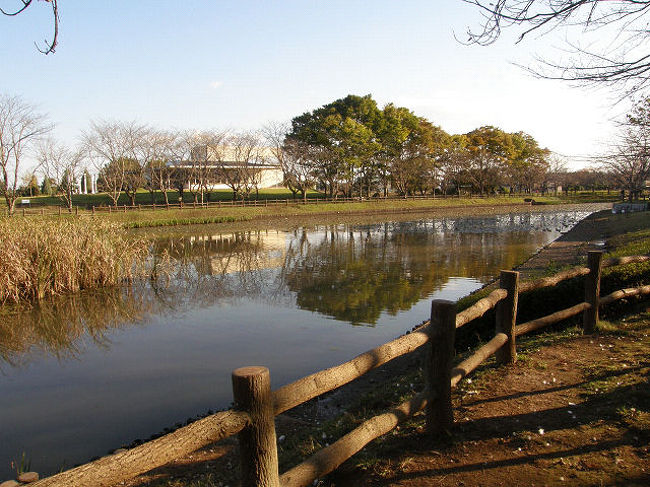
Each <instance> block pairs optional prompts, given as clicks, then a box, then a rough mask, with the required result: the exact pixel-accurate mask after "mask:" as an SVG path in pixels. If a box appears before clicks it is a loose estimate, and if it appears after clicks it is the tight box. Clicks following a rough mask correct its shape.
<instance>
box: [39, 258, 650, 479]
mask: <svg viewBox="0 0 650 487" xmlns="http://www.w3.org/2000/svg"><path fill="white" fill-rule="evenodd" d="M647 261H650V256H632V257H622V258H617V259H606V260H603V259H602V253H601V252H589V254H588V260H587V267H577V268H574V269H571V270H568V271H564V272H561V273H559V274H556V275H555V276H552V277H548V278H544V279H539V280H536V281H533V282H525V283H521V284H520V283H519V273H518V272H514V271H502V272H501V275H500V280H499V288H498V289H496V290H494V291H493V292H492V293H490V294H489V295H488V296H487V297H485V298H483V299H481V300H479V301H477V302H476V303H475V304H474V305H473V306H471V307H470V308H467V309H465V310H464V311H462V312H460V313H457V312H456V304H455V303H453V302H450V301H443V300H434V301H433V302H432V306H431V318H430V320H429V321H427V322H426V323H424V324H423V325H422V326H420V327H418V328H417V329H415V330H414V331H413V332H412V333H409V334H406V335H404V336H401V337H399V338H397V339H396V340H393V341H391V342H388V343H385V344H383V345H381V346H379V347H377V348H374V349H372V350H369V351H368V352H365V353H363V354H361V355H358V356H357V357H355V358H353V359H352V360H350V361H348V362H345V363H343V364H340V365H337V366H335V367H332V368H330V369H327V370H322V371H319V372H316V373H314V374H311V375H309V376H307V377H304V378H302V379H299V380H297V381H295V382H292V383H291V384H287V385H285V386H283V387H280V388H279V389H276V390H275V391H272V390H271V387H270V377H269V371H268V369H266V368H265V367H243V368H239V369H236V370H235V371H234V372H233V373H232V385H233V395H234V400H235V404H236V409H232V410H228V411H223V412H219V413H216V414H213V415H211V416H208V417H206V418H203V419H200V420H198V421H196V422H194V423H192V424H189V425H187V426H185V427H182V428H180V429H178V430H176V431H174V432H173V433H169V434H168V435H165V436H162V437H160V438H158V439H156V440H153V441H150V442H148V443H145V444H143V445H140V446H138V447H135V448H133V449H131V450H127V451H124V452H121V453H116V454H113V455H111V456H108V457H104V458H101V459H99V460H96V461H94V462H91V463H87V464H85V465H82V466H79V467H76V468H73V469H71V470H68V471H65V472H62V473H59V474H57V475H54V476H52V477H48V478H45V479H43V480H40V481H38V482H36V483H34V484H32V485H33V486H34V487H46V486H47V487H63V486H66V487H77V486H79V487H81V486H83V487H104V486H111V485H114V484H117V483H119V482H123V481H126V480H128V479H131V478H133V477H135V476H137V475H139V474H141V473H144V472H147V471H149V470H151V469H153V468H156V467H159V466H162V465H164V464H166V463H168V462H170V461H172V460H174V459H176V458H178V457H181V456H184V455H188V454H190V453H191V452H193V451H195V450H197V449H199V448H201V447H204V446H207V445H209V444H211V443H213V442H216V441H218V440H221V439H224V438H226V437H229V436H231V435H234V434H238V439H239V444H240V461H241V473H242V485H243V486H244V487H253V486H273V487H275V486H283V487H299V486H301V487H302V486H307V485H311V484H312V483H313V481H314V480H315V479H317V478H319V477H322V476H324V475H326V474H327V473H329V472H331V471H333V470H334V469H336V468H337V467H338V466H339V465H341V464H342V463H343V462H344V461H346V460H347V459H348V458H350V457H351V456H352V455H354V454H355V453H356V452H358V451H359V450H361V449H362V448H363V447H364V446H365V445H367V444H368V443H369V442H371V441H373V440H374V439H376V438H378V437H379V436H381V435H384V434H386V433H388V432H389V431H391V430H392V429H393V428H395V427H396V426H397V425H398V424H399V423H400V422H402V421H404V420H405V419H406V418H409V417H411V416H413V415H414V414H415V413H417V412H419V411H422V410H425V417H426V429H427V431H428V433H429V434H432V435H435V434H437V433H439V432H441V431H444V430H448V429H449V428H451V427H452V425H453V411H452V404H451V391H452V388H454V387H455V386H456V385H457V384H458V383H459V382H460V380H461V379H462V378H463V377H465V376H467V375H468V374H470V373H471V372H472V371H473V370H474V369H476V368H477V367H478V366H479V365H480V364H481V363H482V362H484V361H485V360H486V359H487V358H488V357H490V356H491V355H494V354H496V358H497V362H498V363H502V364H508V363H513V362H515V360H516V346H515V343H516V337H518V336H520V335H523V334H526V333H530V332H532V331H534V330H537V329H539V328H542V327H544V326H548V325H551V324H553V323H557V322H559V321H561V320H564V319H566V318H569V317H571V316H575V315H578V314H580V313H582V314H583V328H584V332H585V333H590V332H593V331H594V330H595V327H596V323H597V321H598V309H599V307H600V306H603V305H606V304H609V303H612V302H614V301H616V300H618V299H622V298H627V297H631V296H639V295H646V294H650V286H642V287H638V288H631V289H622V290H620V291H616V292H613V293H611V294H609V295H607V296H604V297H600V296H599V294H600V276H601V269H602V268H603V267H607V266H615V265H621V264H628V263H632V262H647ZM578 276H586V277H585V286H584V293H585V297H584V302H582V303H580V304H577V305H575V306H572V307H570V308H567V309H564V310H560V311H556V312H554V313H552V314H550V315H548V316H545V317H543V318H538V319H535V320H532V321H528V322H526V323H521V324H518V325H517V324H516V319H517V303H518V298H519V294H520V293H522V292H526V291H532V290H535V289H540V288H543V287H549V286H555V285H556V284H558V283H559V282H561V281H563V280H566V279H571V278H574V277H578ZM492 308H496V309H495V311H496V313H495V314H496V330H495V335H494V338H492V339H491V340H490V341H488V342H487V343H486V344H485V345H483V346H482V347H480V348H479V349H478V350H477V351H476V352H475V353H474V354H473V355H472V356H470V357H469V358H467V359H465V360H463V361H462V362H461V363H459V364H456V365H454V364H453V357H454V339H455V333H456V329H457V328H460V327H462V326H465V325H466V324H468V323H470V322H471V321H473V320H475V319H477V318H479V317H481V316H483V315H484V314H485V313H486V312H487V311H488V310H490V309H492ZM425 345H426V346H427V347H428V352H429V353H428V354H427V360H426V363H425V378H426V382H427V384H426V387H425V389H424V392H422V393H420V394H417V395H415V396H414V397H413V398H411V399H409V400H408V401H405V402H404V403H402V404H400V405H398V406H396V407H394V408H393V409H391V410H389V411H386V412H385V413H383V414H380V415H378V416H375V417H373V418H371V419H368V420H367V421H365V422H364V423H362V424H361V425H359V426H358V427H357V428H355V429H354V430H353V431H350V432H349V433H347V434H346V435H344V436H343V437H341V438H340V439H338V440H337V441H335V442H334V443H332V444H331V445H329V446H327V447H325V448H323V449H321V450H320V451H318V452H317V453H315V454H314V455H313V456H311V457H310V458H308V459H307V460H305V461H304V462H302V463H300V464H299V465H296V466H295V467H293V468H291V469H290V470H288V471H286V472H284V473H283V474H282V475H280V473H279V472H278V455H277V443H276V436H275V426H274V417H275V416H277V415H278V414H281V413H283V412H285V411H287V410H289V409H291V408H293V407H295V406H298V405H299V404H302V403H304V402H306V401H309V400H310V399H313V398H315V397H317V396H320V395H321V394H324V393H326V392H329V391H332V390H334V389H336V388H338V387H341V386H342V385H344V384H347V383H349V382H351V381H353V380H354V379H357V378H359V377H361V376H362V375H364V374H365V373H367V372H368V371H370V370H372V369H375V368H377V367H379V366H380V365H382V364H385V363H387V362H389V361H390V360H393V359H395V358H397V357H399V356H402V355H405V354H408V353H411V352H413V351H414V350H416V349H418V348H419V347H421V346H425Z"/></svg>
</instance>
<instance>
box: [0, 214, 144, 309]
mask: <svg viewBox="0 0 650 487" xmlns="http://www.w3.org/2000/svg"><path fill="white" fill-rule="evenodd" d="M146 252H147V248H146V244H145V242H144V241H142V240H136V239H132V238H127V235H126V232H125V230H124V229H122V228H121V227H120V226H119V225H117V224H112V223H107V222H94V221H79V220H62V221H53V220H48V221H37V220H29V219H19V218H7V219H4V220H0V303H5V302H17V301H22V300H32V299H41V298H44V297H46V296H53V295H58V294H64V293H71V292H77V291H80V290H82V289H89V288H93V287H101V286H111V285H115V284H118V283H120V282H122V281H124V280H128V279H132V278H134V277H137V276H139V275H142V273H144V265H143V264H142V263H143V262H144V261H145V257H146Z"/></svg>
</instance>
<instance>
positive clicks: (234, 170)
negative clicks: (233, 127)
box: [218, 131, 264, 200]
mask: <svg viewBox="0 0 650 487" xmlns="http://www.w3.org/2000/svg"><path fill="white" fill-rule="evenodd" d="M263 163H264V155H263V146H262V138H261V136H260V134H259V133H258V132H254V131H249V132H240V133H238V134H233V135H231V136H229V137H228V138H227V139H226V151H225V154H224V156H223V158H222V160H221V161H220V168H219V171H218V172H219V174H220V176H221V178H222V179H223V181H224V182H225V183H226V185H227V186H228V187H230V189H232V192H233V200H235V199H237V197H239V196H241V197H242V199H243V198H247V197H249V196H250V194H251V192H252V191H253V190H254V189H256V188H258V187H259V184H260V180H259V178H260V176H261V169H262V168H261V166H262V165H263Z"/></svg>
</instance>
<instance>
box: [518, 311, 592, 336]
mask: <svg viewBox="0 0 650 487" xmlns="http://www.w3.org/2000/svg"><path fill="white" fill-rule="evenodd" d="M590 307H591V305H590V304H589V303H580V304H576V305H575V306H571V307H570V308H566V309H563V310H560V311H556V312H555V313H552V314H550V315H547V316H544V317H543V318H537V319H536V320H532V321H527V322H526V323H522V324H521V325H517V326H515V333H516V335H517V336H519V335H525V334H526V333H530V332H531V331H534V330H538V329H539V328H544V327H545V326H548V325H552V324H553V323H557V322H558V321H562V320H566V319H567V318H571V317H572V316H575V315H577V314H580V313H582V312H583V311H585V310H586V309H589V308H590Z"/></svg>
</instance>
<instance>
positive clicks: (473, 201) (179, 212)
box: [18, 197, 567, 228]
mask: <svg viewBox="0 0 650 487" xmlns="http://www.w3.org/2000/svg"><path fill="white" fill-rule="evenodd" d="M527 199H528V198H523V197H492V198H444V199H443V198H435V199H391V200H382V199H378V200H366V201H355V202H325V201H322V202H311V203H310V204H307V205H305V204H301V203H300V202H294V201H291V200H290V201H288V202H286V203H282V204H273V205H268V206H264V205H262V204H258V205H257V206H245V207H240V206H235V207H233V206H226V205H224V206H220V207H219V206H212V207H209V208H200V207H197V208H194V207H192V206H191V205H188V206H185V207H184V208H182V209H180V208H178V207H174V208H170V209H156V210H152V209H150V208H147V209H145V208H142V209H126V210H125V209H120V210H119V211H111V212H110V213H109V212H108V211H106V210H104V211H101V212H100V211H97V212H95V213H94V214H93V213H92V212H90V211H86V210H78V211H76V212H74V213H72V214H70V213H66V212H62V213H61V215H60V216H59V215H58V212H57V213H56V214H52V215H49V216H48V215H47V214H45V216H41V215H40V214H33V215H29V216H28V217H27V218H30V219H45V220H57V219H61V218H63V219H74V218H76V217H79V218H84V219H87V218H90V219H93V220H102V221H109V222H113V223H118V224H120V225H122V226H124V227H125V228H142V227H161V226H175V225H193V224H204V223H224V222H237V221H251V220H257V219H270V218H288V217H309V216H317V215H328V214H351V215H354V214H373V213H376V214H398V213H407V212H414V211H427V210H435V209H449V208H476V207H505V206H516V205H530V202H529V201H526V200H527ZM535 202H536V203H539V204H544V205H554V204H562V203H566V202H567V201H566V200H564V199H561V198H555V197H545V198H537V199H536V200H535ZM30 211H32V212H34V211H35V210H33V209H32V210H30ZM18 214H19V215H20V214H21V211H19V212H18Z"/></svg>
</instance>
